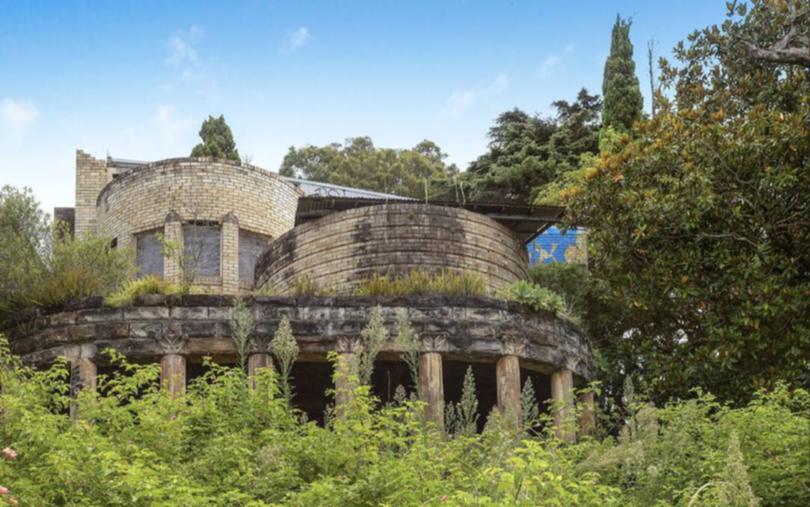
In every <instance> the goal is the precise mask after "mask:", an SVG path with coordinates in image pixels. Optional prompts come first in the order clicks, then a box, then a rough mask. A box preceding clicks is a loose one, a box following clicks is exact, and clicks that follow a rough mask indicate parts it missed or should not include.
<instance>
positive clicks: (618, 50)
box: [602, 15, 643, 131]
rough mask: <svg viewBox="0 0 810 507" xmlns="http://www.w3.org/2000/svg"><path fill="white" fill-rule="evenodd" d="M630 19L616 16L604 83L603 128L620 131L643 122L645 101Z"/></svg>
mask: <svg viewBox="0 0 810 507" xmlns="http://www.w3.org/2000/svg"><path fill="white" fill-rule="evenodd" d="M630 24H631V21H630V20H629V19H622V18H621V16H618V15H617V16H616V23H615V24H614V25H613V34H612V37H611V42H610V56H608V59H607V61H606V62H605V74H604V79H603V80H602V96H603V99H604V106H603V109H602V125H603V126H605V127H613V128H615V129H616V130H622V131H623V130H628V129H630V128H631V127H632V126H633V123H634V122H635V121H637V120H639V119H640V118H641V109H642V106H643V100H642V98H641V88H640V87H639V84H638V77H636V63H635V62H634V61H633V44H632V43H631V42H630Z"/></svg>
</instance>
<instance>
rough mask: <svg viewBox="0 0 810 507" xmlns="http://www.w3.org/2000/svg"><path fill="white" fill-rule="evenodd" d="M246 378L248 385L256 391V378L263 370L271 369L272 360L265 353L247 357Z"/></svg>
mask: <svg viewBox="0 0 810 507" xmlns="http://www.w3.org/2000/svg"><path fill="white" fill-rule="evenodd" d="M247 368H248V378H249V379H250V385H251V386H252V387H253V389H256V376H257V374H258V373H259V370H261V369H263V368H271V369H272V368H273V358H272V357H271V356H270V354H267V353H256V354H251V355H250V356H248V363H247Z"/></svg>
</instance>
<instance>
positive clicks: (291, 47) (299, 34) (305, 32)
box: [283, 26, 312, 53]
mask: <svg viewBox="0 0 810 507" xmlns="http://www.w3.org/2000/svg"><path fill="white" fill-rule="evenodd" d="M310 40H312V35H311V34H310V33H309V28H307V27H305V26H301V27H298V29H297V30H295V31H294V32H292V33H290V34H288V35H287V40H286V41H285V42H284V47H283V50H284V52H285V53H293V52H295V51H296V50H297V49H299V48H302V47H304V46H306V45H307V44H309V41H310Z"/></svg>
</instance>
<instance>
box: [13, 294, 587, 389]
mask: <svg viewBox="0 0 810 507" xmlns="http://www.w3.org/2000/svg"><path fill="white" fill-rule="evenodd" d="M233 301H234V298H233V297H230V296H216V295H189V296H144V297H142V298H139V299H138V301H137V302H136V303H135V304H134V305H132V306H129V307H126V308H121V309H117V308H110V307H108V306H104V305H103V303H102V302H101V301H100V299H98V298H90V299H85V300H81V301H74V302H71V303H70V304H67V305H64V306H63V307H62V308H58V309H51V310H50V311H38V312H35V314H29V315H27V316H26V320H21V321H18V322H17V323H16V325H14V326H13V327H12V328H10V329H8V330H6V334H7V335H8V336H9V340H10V346H11V350H12V352H14V353H16V354H19V355H20V356H22V359H23V361H24V362H26V363H28V364H34V365H40V364H47V363H49V362H51V361H53V360H54V359H55V358H56V357H58V356H61V355H69V352H70V350H71V349H72V348H75V347H76V346H80V345H84V344H92V345H95V348H96V350H99V351H102V350H104V349H106V348H108V347H109V348H113V349H116V350H117V351H119V352H121V353H123V354H125V355H126V356H127V357H129V358H131V359H136V360H153V359H155V358H157V357H159V356H161V355H163V354H164V353H165V346H166V341H167V340H169V341H171V342H172V343H176V342H177V341H178V340H179V342H180V343H181V351H180V352H181V353H182V354H184V355H186V356H188V357H189V358H190V359H192V360H194V359H195V358H200V357H203V356H208V355H212V356H219V357H220V358H224V359H228V358H233V357H235V354H236V351H235V348H234V345H233V342H232V340H231V338H230V326H229V324H228V316H229V307H230V306H231V305H232V304H233ZM377 305H379V306H381V307H382V310H383V316H384V319H385V323H386V326H388V327H389V330H390V332H391V333H392V336H393V333H394V324H395V321H396V314H397V312H398V311H400V310H401V309H404V310H405V311H406V312H407V314H408V318H409V319H410V321H411V323H412V325H413V328H414V331H415V332H416V333H417V334H419V335H420V336H421V337H423V338H428V337H430V338H434V342H436V341H438V342H439V343H440V345H439V349H440V350H439V351H440V352H441V353H442V354H443V355H444V356H446V357H447V358H448V359H457V360H464V361H470V362H494V361H497V359H498V358H499V357H500V356H502V355H503V354H504V353H509V354H513V355H517V356H518V357H520V358H521V366H522V367H525V368H528V369H532V370H536V371H539V372H542V373H550V372H552V371H555V370H559V369H570V370H572V371H573V372H574V373H575V374H576V375H577V376H578V377H580V378H582V379H586V380H588V379H591V378H593V367H592V364H591V350H590V344H589V342H588V340H587V338H586V337H585V336H584V334H583V333H581V332H580V330H579V329H577V327H576V326H574V325H573V324H572V323H571V322H569V321H567V320H565V319H561V318H558V317H555V316H554V315H551V314H549V313H544V312H534V311H532V310H530V309H529V308H528V307H526V306H523V305H519V304H514V303H510V302H506V301H502V300H498V299H491V298H486V297H450V296H396V297H350V296H341V297H299V298H295V297H257V298H255V299H254V300H252V302H251V305H250V307H251V310H252V312H253V315H254V318H255V319H256V327H255V332H254V343H253V347H254V349H255V350H260V349H263V348H266V346H267V343H269V341H270V339H272V336H273V334H274V333H275V332H276V329H277V328H278V325H279V322H280V321H281V319H282V318H283V317H284V316H287V317H289V319H290V323H291V325H292V329H293V333H294V334H295V336H296V338H297V339H298V342H299V346H300V348H301V355H302V359H303V360H324V359H325V357H326V354H327V353H328V352H330V351H332V350H335V347H336V341H337V339H338V338H339V337H346V336H356V335H359V333H360V331H361V330H362V329H363V327H364V326H365V325H366V323H367V322H368V316H369V311H370V309H371V308H372V307H374V306H377ZM396 353H397V347H396V344H395V343H394V342H393V340H392V341H391V342H390V343H389V345H388V346H387V347H386V348H385V349H383V352H382V353H381V358H384V357H386V356H388V357H393V356H394V355H395V354H396ZM99 361H101V362H102V363H103V358H99Z"/></svg>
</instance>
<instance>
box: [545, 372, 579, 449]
mask: <svg viewBox="0 0 810 507" xmlns="http://www.w3.org/2000/svg"><path fill="white" fill-rule="evenodd" d="M551 400H552V402H554V427H555V432H556V433H557V437H558V438H559V439H560V440H562V441H564V442H573V441H574V440H575V439H576V431H575V430H574V427H573V423H574V421H573V420H572V416H573V408H574V374H573V372H572V371H571V370H568V369H565V370H558V371H555V372H553V373H552V374H551Z"/></svg>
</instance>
